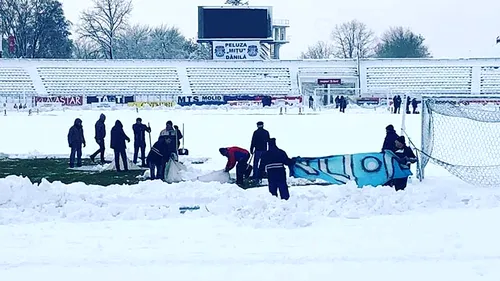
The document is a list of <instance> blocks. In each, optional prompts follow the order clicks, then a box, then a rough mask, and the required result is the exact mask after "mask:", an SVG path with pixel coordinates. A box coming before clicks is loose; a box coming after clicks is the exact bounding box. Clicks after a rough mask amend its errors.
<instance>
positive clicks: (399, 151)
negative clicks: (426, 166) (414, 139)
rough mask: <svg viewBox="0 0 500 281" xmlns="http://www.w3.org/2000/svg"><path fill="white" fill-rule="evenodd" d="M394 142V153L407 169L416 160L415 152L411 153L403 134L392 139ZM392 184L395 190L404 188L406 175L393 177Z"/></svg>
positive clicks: (406, 181) (406, 179)
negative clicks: (404, 176)
mask: <svg viewBox="0 0 500 281" xmlns="http://www.w3.org/2000/svg"><path fill="white" fill-rule="evenodd" d="M394 144H395V147H396V148H395V150H394V154H396V156H398V157H399V160H398V162H399V164H400V165H401V166H403V167H405V168H407V169H409V168H410V165H411V164H412V163H415V162H417V156H415V153H413V151H412V150H411V148H410V147H408V146H407V145H406V140H405V137H404V136H399V137H398V138H397V139H396V140H395V141H394ZM392 184H393V185H394V188H395V189H396V191H399V190H404V189H405V188H406V185H407V184H408V177H406V178H400V179H393V180H392Z"/></svg>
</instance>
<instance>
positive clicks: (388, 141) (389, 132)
mask: <svg viewBox="0 0 500 281" xmlns="http://www.w3.org/2000/svg"><path fill="white" fill-rule="evenodd" d="M385 133H386V135H385V139H384V143H383V144H382V152H384V150H390V151H394V149H395V148H396V143H395V141H396V139H397V138H398V137H399V136H398V134H397V133H396V131H395V130H394V126H393V125H388V126H387V127H385Z"/></svg>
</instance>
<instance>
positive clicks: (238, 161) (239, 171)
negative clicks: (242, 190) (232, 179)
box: [219, 146, 250, 185]
mask: <svg viewBox="0 0 500 281" xmlns="http://www.w3.org/2000/svg"><path fill="white" fill-rule="evenodd" d="M219 152H220V154H222V155H223V156H226V157H227V163H226V167H225V168H224V172H227V173H228V172H229V171H231V170H232V169H233V168H234V166H236V184H237V185H242V184H243V179H244V177H245V175H246V174H247V169H248V160H249V159H250V153H249V152H248V151H247V150H246V149H243V148H241V147H237V146H233V147H224V148H220V149H219Z"/></svg>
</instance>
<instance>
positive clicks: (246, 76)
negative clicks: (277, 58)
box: [186, 66, 292, 95]
mask: <svg viewBox="0 0 500 281" xmlns="http://www.w3.org/2000/svg"><path fill="white" fill-rule="evenodd" d="M186 71H187V77H188V80H189V86H190V88H191V92H192V93H193V94H259V95H262V94H268V95H287V94H290V93H291V92H292V82H291V77H290V69H289V68H288V67H262V66H259V67H244V66H242V67H187V68H186Z"/></svg>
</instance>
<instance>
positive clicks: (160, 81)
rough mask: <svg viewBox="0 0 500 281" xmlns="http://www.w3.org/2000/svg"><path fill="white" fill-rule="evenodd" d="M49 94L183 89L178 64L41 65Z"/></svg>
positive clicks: (162, 92) (145, 92)
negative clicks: (120, 65) (162, 65)
mask: <svg viewBox="0 0 500 281" xmlns="http://www.w3.org/2000/svg"><path fill="white" fill-rule="evenodd" d="M37 70H38V73H39V75H40V78H41V80H42V83H43V85H44V86H45V88H46V91H47V93H48V94H51V95H54V94H62V95H72V94H87V95H91V94H115V95H117V94H122V95H127V94H129V95H132V94H173V95H178V94H181V93H182V89H181V83H180V80H179V75H178V73H177V69H176V68H175V67H139V66H135V67H109V66H108V67H38V68H37Z"/></svg>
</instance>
